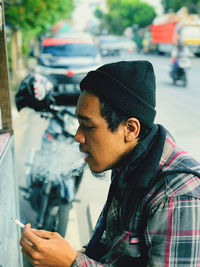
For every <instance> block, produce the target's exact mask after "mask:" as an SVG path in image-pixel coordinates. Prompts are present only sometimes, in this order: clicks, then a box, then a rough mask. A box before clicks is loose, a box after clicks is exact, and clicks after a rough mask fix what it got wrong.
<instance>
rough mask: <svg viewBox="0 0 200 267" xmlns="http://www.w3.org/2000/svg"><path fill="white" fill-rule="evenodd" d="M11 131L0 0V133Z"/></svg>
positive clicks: (2, 14)
mask: <svg viewBox="0 0 200 267" xmlns="http://www.w3.org/2000/svg"><path fill="white" fill-rule="evenodd" d="M3 132H9V133H12V132H13V130H12V119H11V105H10V91H9V72H8V57H7V47H6V33H5V18H4V6H3V0H0V133H3Z"/></svg>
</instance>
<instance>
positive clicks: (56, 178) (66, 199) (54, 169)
mask: <svg viewBox="0 0 200 267" xmlns="http://www.w3.org/2000/svg"><path fill="white" fill-rule="evenodd" d="M15 100H16V107H17V109H18V111H20V110H21V109H22V108H24V107H29V108H32V109H34V110H35V111H37V112H39V113H40V115H41V117H42V118H45V119H47V120H48V121H49V123H48V126H47V128H46V130H45V132H44V134H43V136H42V142H41V150H39V151H36V150H34V149H32V150H31V151H30V153H29V156H28V159H27V163H26V181H27V187H21V190H22V191H23V192H24V198H25V199H26V200H28V201H29V202H30V204H31V207H32V208H33V210H34V211H35V212H36V214H37V219H36V228H38V229H45V230H48V231H56V232H59V233H60V234H61V235H62V236H64V235H65V229H66V225H67V220H68V214H69V210H70V209H71V207H72V202H73V201H74V200H75V195H76V193H77V190H78V188H79V185H80V182H81V179H82V174H83V170H84V166H85V162H84V160H83V157H82V156H81V153H80V152H79V151H78V147H77V145H78V144H77V143H76V142H75V141H74V134H75V132H76V127H77V120H76V118H75V115H74V111H75V108H74V107H68V108H67V107H63V106H57V103H56V97H55V95H54V86H53V84H52V83H51V82H50V81H49V80H48V79H47V78H46V77H44V76H41V75H38V74H29V75H28V76H27V77H26V78H25V79H24V80H23V81H22V82H21V84H20V85H19V88H18V90H17V93H16V96H15Z"/></svg>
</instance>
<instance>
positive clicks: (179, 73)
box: [170, 57, 191, 86]
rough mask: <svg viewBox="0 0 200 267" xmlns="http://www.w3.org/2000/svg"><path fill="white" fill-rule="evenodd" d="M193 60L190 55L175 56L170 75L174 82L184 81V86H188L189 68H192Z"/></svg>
mask: <svg viewBox="0 0 200 267" xmlns="http://www.w3.org/2000/svg"><path fill="white" fill-rule="evenodd" d="M190 66H191V62H190V59H189V58H188V57H182V58H177V57H176V58H173V59H172V66H171V71H170V76H171V78H172V80H173V84H174V85H176V84H177V82H178V81H180V82H182V84H183V86H187V74H186V72H187V69H188V68H190Z"/></svg>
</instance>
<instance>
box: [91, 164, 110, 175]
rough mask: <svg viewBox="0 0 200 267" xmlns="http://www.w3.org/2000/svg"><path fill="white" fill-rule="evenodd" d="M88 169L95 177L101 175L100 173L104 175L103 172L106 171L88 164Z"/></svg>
mask: <svg viewBox="0 0 200 267" xmlns="http://www.w3.org/2000/svg"><path fill="white" fill-rule="evenodd" d="M89 168H90V170H91V172H92V173H93V174H94V175H96V176H97V175H101V173H104V172H105V171H107V170H108V169H107V168H98V167H95V166H92V165H90V164H89Z"/></svg>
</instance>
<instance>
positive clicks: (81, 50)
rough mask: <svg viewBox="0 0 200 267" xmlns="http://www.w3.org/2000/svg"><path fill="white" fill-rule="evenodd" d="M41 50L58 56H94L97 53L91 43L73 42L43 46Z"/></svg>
mask: <svg viewBox="0 0 200 267" xmlns="http://www.w3.org/2000/svg"><path fill="white" fill-rule="evenodd" d="M42 52H43V53H47V54H52V55H53V56H58V57H59V56H62V57H63V56H65V57H80V56H81V57H91V56H92V57H94V56H96V55H97V54H98V49H97V47H96V46H95V45H93V44H81V43H75V44H64V45H50V46H44V47H43V51H42Z"/></svg>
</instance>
